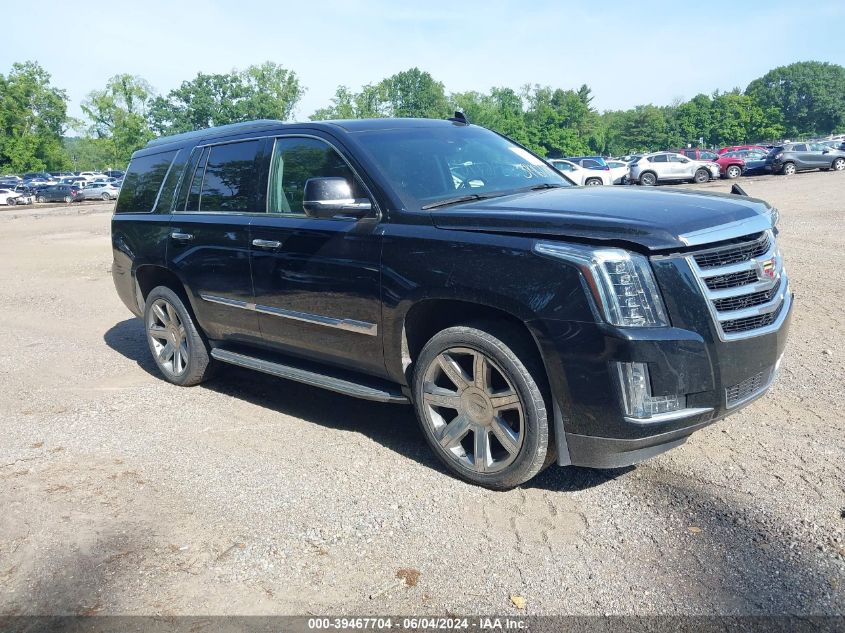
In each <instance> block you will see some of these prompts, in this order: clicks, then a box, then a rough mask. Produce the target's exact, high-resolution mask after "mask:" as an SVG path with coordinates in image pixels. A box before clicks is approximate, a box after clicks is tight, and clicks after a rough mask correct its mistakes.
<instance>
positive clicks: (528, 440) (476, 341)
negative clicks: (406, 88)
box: [412, 326, 550, 490]
mask: <svg viewBox="0 0 845 633" xmlns="http://www.w3.org/2000/svg"><path fill="white" fill-rule="evenodd" d="M490 339H492V342H493V343H492V344H491V340H490ZM453 347H465V348H469V349H472V350H474V351H477V352H481V353H483V354H485V355H487V356H489V357H490V358H491V359H492V360H493V361H494V362H495V363H496V365H498V367H500V368H501V369H502V370H504V372H505V373H506V375H507V378H508V380H510V381H511V384H512V385H513V387H514V389H515V390H516V392H517V394H518V395H519V398H520V401H521V404H522V408H523V420H522V424H523V426H524V429H523V431H524V433H525V437H524V439H523V443H522V447H521V448H520V452H519V455H518V456H517V458H516V459H515V460H514V461H513V463H511V464H510V465H508V466H507V467H506V468H505V469H504V470H502V471H500V472H495V473H477V472H475V471H473V470H471V469H469V468H466V467H465V466H463V465H461V464H459V463H458V462H456V461H454V460H451V459H450V458H449V457H448V456H447V455H445V454H444V452H443V449H442V448H441V447H440V445H439V443H438V441H437V438H436V437H435V436H434V432H433V429H431V428H430V427H429V425H428V424H427V423H426V421H425V415H424V411H423V407H424V406H425V405H424V403H423V397H422V395H423V385H424V376H425V372H426V369H427V368H428V366H429V365H430V363H431V362H432V361H433V360H434V359H435V358H436V357H437V356H438V355H439V354H441V353H442V352H444V351H445V350H447V349H449V348H453ZM412 385H413V387H412V390H413V400H414V410H415V412H416V414H417V420H418V422H419V424H420V427H421V429H422V432H423V435H424V436H425V439H426V441H427V442H428V444H429V446H431V449H432V451H433V452H434V453H435V455H437V457H438V459H439V460H440V461H441V462H442V463H443V464H444V465H445V466H446V467H447V468H448V469H449V470H450V471H451V472H453V473H455V474H456V475H457V476H458V477H460V478H461V479H463V480H464V481H467V482H469V483H473V484H477V485H481V486H484V487H487V488H492V489H496V490H506V489H509V488H513V487H515V486H518V485H520V484H522V483H525V482H526V481H528V480H529V479H531V478H532V477H534V476H535V475H536V474H537V473H538V472H540V470H542V467H543V465H544V462H545V458H546V454H547V452H548V450H549V446H548V444H549V441H550V439H549V422H548V414H547V407H546V405H545V401H544V399H543V395H542V392H541V390H540V387H539V386H538V384H537V382H536V379H535V377H534V376H533V375H532V372H531V371H530V370H529V369H528V368H527V367H526V366H525V364H524V363H523V362H522V360H521V359H520V358H519V356H517V354H516V352H514V351H513V350H512V349H511V348H510V346H508V344H507V343H505V342H504V341H502V340H501V339H500V338H499V337H497V336H495V335H494V334H491V333H490V332H487V331H485V330H481V329H479V328H476V327H472V326H455V327H450V328H447V329H445V330H443V331H441V332H440V333H438V334H436V335H435V336H434V337H432V339H431V340H430V341H429V342H428V343H427V344H426V345H425V347H423V349H422V351H421V352H420V354H419V356H418V358H417V359H416V361H415V363H414V371H413V378H412Z"/></svg>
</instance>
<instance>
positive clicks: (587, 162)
mask: <svg viewBox="0 0 845 633" xmlns="http://www.w3.org/2000/svg"><path fill="white" fill-rule="evenodd" d="M581 166H582V167H588V168H592V167H601V165H599V163H598V161H596V160H590V159H589V158H585V159H584V160H583V161H581Z"/></svg>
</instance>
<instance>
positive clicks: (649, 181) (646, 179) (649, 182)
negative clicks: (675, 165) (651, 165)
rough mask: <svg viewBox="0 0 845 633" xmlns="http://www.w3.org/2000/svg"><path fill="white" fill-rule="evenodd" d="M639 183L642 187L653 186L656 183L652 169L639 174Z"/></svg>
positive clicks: (655, 175) (655, 176)
mask: <svg viewBox="0 0 845 633" xmlns="http://www.w3.org/2000/svg"><path fill="white" fill-rule="evenodd" d="M640 184H641V185H642V186H644V187H653V186H654V185H656V184H657V174H655V173H654V172H653V171H647V172H645V173H642V174H640Z"/></svg>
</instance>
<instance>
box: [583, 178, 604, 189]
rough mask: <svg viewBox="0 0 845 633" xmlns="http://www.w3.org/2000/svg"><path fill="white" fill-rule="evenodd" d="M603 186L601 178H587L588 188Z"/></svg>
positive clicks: (586, 184)
mask: <svg viewBox="0 0 845 633" xmlns="http://www.w3.org/2000/svg"><path fill="white" fill-rule="evenodd" d="M601 184H603V183H602V181H601V178H587V181H586V182H585V183H584V185H585V186H587V187H596V186H598V185H601Z"/></svg>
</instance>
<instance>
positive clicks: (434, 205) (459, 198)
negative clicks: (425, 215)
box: [420, 193, 507, 211]
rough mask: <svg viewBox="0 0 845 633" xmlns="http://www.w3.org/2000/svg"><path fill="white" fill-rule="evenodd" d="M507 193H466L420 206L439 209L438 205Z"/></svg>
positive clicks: (484, 198) (446, 205)
mask: <svg viewBox="0 0 845 633" xmlns="http://www.w3.org/2000/svg"><path fill="white" fill-rule="evenodd" d="M504 195H507V194H504V193H468V194H467V195H465V196H456V197H454V198H446V199H445V200H438V201H437V202H432V203H431V204H427V205H425V206H422V207H420V208H421V209H423V210H424V211H428V210H429V209H439V208H440V207H448V206H449V205H452V204H460V203H461V202H472V201H473V200H487V199H488V198H498V197H500V196H504Z"/></svg>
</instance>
